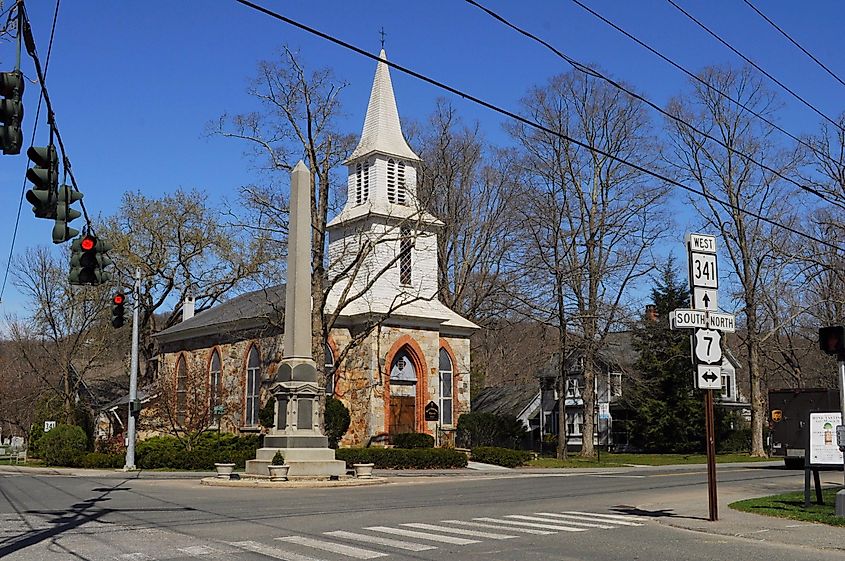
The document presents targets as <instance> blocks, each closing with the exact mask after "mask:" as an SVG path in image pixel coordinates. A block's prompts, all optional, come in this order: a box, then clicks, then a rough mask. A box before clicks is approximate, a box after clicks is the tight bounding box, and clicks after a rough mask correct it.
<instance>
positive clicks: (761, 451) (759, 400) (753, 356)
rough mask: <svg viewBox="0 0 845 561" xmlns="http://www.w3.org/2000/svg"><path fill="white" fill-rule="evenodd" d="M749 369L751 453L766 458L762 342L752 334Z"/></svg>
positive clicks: (750, 338)
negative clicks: (761, 362) (761, 359)
mask: <svg viewBox="0 0 845 561" xmlns="http://www.w3.org/2000/svg"><path fill="white" fill-rule="evenodd" d="M748 371H749V376H750V378H751V455H752V456H756V457H760V458H764V457H765V456H766V449H765V447H764V446H763V423H764V422H765V419H766V407H765V405H766V404H765V400H764V399H763V389H762V373H761V372H760V343H759V341H758V340H757V337H756V336H753V335H751V334H749V337H748Z"/></svg>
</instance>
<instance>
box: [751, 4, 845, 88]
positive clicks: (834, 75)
mask: <svg viewBox="0 0 845 561" xmlns="http://www.w3.org/2000/svg"><path fill="white" fill-rule="evenodd" d="M742 1H743V2H745V3H746V4H747V5H748V7H749V8H751V9H752V10H754V11H755V12H757V15H758V16H760V17H761V18H763V19H764V20H766V22H767V23H768V24H769V25H771V26H772V27H774V28H775V29H777V30H778V32H779V33H780V34H781V35H783V36H784V37H786V39H787V40H788V41H789V42H790V43H792V44H793V45H795V46H796V47H798V49H800V50H801V52H802V53H804V54H805V55H807V56H808V57H810V59H811V60H812V61H813V62H815V63H816V64H818V65H819V66H821V67H822V69H823V70H824V71H825V72H827V73H828V74H830V75H831V77H833V79H834V80H836V81H837V82H839V83H840V84H842V85H843V86H845V81H842V78H840V77H839V76H837V75H836V73H835V72H834V71H833V70H831V69H830V68H828V67H827V65H826V64H825V63H823V62H822V61H820V60H819V59H818V58H816V57H815V56H814V55H813V53H811V52H810V51H808V50H807V49H805V48H804V47H802V46H801V44H800V43H798V41H796V40H795V39H793V38H792V37H791V36H790V35H789V33H787V32H786V31H784V30H783V29H782V28H781V27H780V26H779V25H778V24H776V23H775V22H773V21H772V20H771V19H770V18H769V17H768V16H767V15H766V14H764V13H763V12H761V11H760V10H759V9H758V8H757V6H755V5H754V4H752V3H751V2H749V1H748V0H742Z"/></svg>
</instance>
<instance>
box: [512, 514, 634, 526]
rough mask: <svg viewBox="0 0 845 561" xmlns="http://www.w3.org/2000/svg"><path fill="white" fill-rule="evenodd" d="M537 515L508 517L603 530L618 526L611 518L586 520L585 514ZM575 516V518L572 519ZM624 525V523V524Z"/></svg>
mask: <svg viewBox="0 0 845 561" xmlns="http://www.w3.org/2000/svg"><path fill="white" fill-rule="evenodd" d="M534 514H536V515H537V516H523V515H521V514H512V515H510V516H508V518H518V519H520V520H542V521H543V522H551V523H552V524H564V523H565V524H572V525H574V526H584V527H586V528H601V529H602V530H611V529H613V528H616V526H611V524H616V522H612V521H610V520H591V519H589V518H587V520H590V521H589V522H584V521H583V520H584V517H583V516H575V515H574V514H554V513H552V512H535V513H534ZM559 518H566V520H556V519H559ZM573 518H574V520H572V519H573ZM623 526H624V524H623Z"/></svg>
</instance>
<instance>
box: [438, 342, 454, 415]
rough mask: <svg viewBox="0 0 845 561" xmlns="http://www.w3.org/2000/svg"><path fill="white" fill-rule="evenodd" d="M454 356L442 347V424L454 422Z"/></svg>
mask: <svg viewBox="0 0 845 561" xmlns="http://www.w3.org/2000/svg"><path fill="white" fill-rule="evenodd" d="M453 375H454V370H453V367H452V357H450V356H449V353H448V352H447V351H446V349H443V348H441V349H440V424H442V425H451V424H452V376H453Z"/></svg>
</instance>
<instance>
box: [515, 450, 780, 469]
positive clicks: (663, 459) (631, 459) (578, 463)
mask: <svg viewBox="0 0 845 561" xmlns="http://www.w3.org/2000/svg"><path fill="white" fill-rule="evenodd" d="M768 460H770V458H754V457H751V456H749V455H748V454H719V455H717V456H716V462H717V463H725V464H727V463H732V462H755V461H768ZM706 463H707V456H706V455H705V454H609V453H606V452H602V454H601V461H598V460H596V459H592V460H585V459H582V458H579V457H578V456H577V455H573V456H572V457H570V458H568V459H567V460H566V461H563V460H558V459H557V458H538V459H536V460H531V461H530V462H528V466H529V467H538V468H573V467H585V468H590V467H620V466H625V465H631V464H636V465H644V466H668V465H674V464H706Z"/></svg>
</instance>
